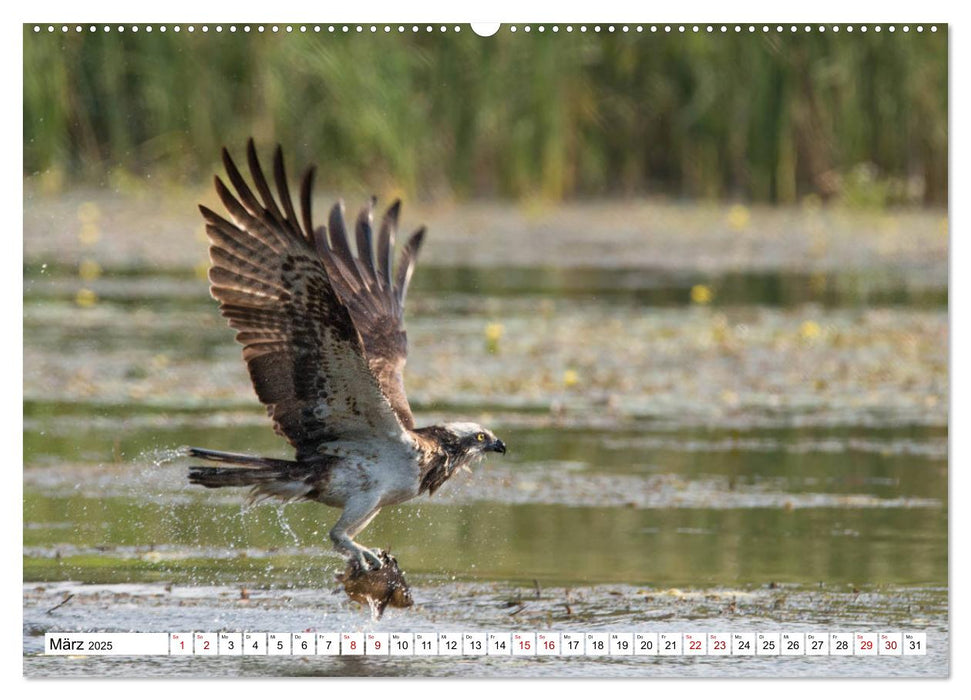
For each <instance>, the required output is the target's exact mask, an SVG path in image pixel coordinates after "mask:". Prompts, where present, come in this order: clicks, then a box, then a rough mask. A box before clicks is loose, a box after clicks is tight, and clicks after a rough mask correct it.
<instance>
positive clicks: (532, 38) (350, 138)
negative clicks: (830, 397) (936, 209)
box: [24, 25, 948, 206]
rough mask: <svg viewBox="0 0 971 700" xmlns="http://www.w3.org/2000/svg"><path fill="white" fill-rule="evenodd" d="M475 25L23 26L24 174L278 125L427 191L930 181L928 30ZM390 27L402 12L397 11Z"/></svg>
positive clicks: (566, 192) (179, 149) (328, 169)
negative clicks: (270, 28) (387, 28)
mask: <svg viewBox="0 0 971 700" xmlns="http://www.w3.org/2000/svg"><path fill="white" fill-rule="evenodd" d="M745 29H746V31H744V32H743V33H742V34H735V33H734V31H733V28H730V30H729V32H727V33H726V34H722V33H720V32H717V31H716V33H715V34H714V35H707V34H704V33H703V32H702V33H699V34H694V33H692V32H690V31H688V32H686V33H684V34H682V33H678V32H672V33H670V34H666V33H664V32H659V33H656V34H652V33H650V32H644V33H636V32H634V31H631V32H628V33H621V32H620V31H619V28H618V31H617V32H615V33H612V34H611V33H607V32H601V33H600V34H594V33H593V32H586V33H580V32H579V31H574V32H572V33H569V34H568V33H566V32H565V31H562V30H561V31H559V32H558V33H557V34H555V35H554V34H553V33H552V32H551V31H549V30H547V31H546V32H544V33H543V34H539V33H537V32H536V31H535V30H534V31H533V32H531V33H530V34H528V35H526V34H524V33H523V32H522V30H521V29H520V31H519V32H517V33H515V34H513V33H510V32H508V31H506V30H503V31H501V32H500V33H499V34H498V35H497V36H494V37H491V38H488V39H484V38H481V37H478V36H476V35H474V34H473V33H472V32H471V31H470V30H469V29H468V27H463V31H462V32H460V33H458V34H456V33H455V32H454V31H452V30H451V29H450V30H449V31H448V32H446V33H441V32H439V31H438V28H437V27H436V28H435V31H433V32H432V33H426V32H424V31H421V32H419V33H417V34H413V33H412V32H410V31H407V32H405V33H403V34H399V33H398V32H397V31H396V27H395V30H394V31H392V32H391V33H389V34H386V33H384V32H383V26H382V27H379V29H378V32H377V33H376V34H371V33H370V32H369V31H368V29H365V31H364V32H362V33H360V34H358V33H357V32H355V31H353V30H352V31H351V32H350V33H348V34H346V35H345V34H342V33H340V32H339V31H338V32H336V33H334V34H330V33H327V31H326V28H324V32H323V33H321V34H314V33H313V32H312V31H311V32H308V33H306V34H302V33H299V32H294V33H292V34H287V33H284V32H282V31H281V32H279V33H277V34H273V33H271V32H265V33H263V34H260V33H257V32H255V31H254V32H250V33H249V34H246V35H243V34H242V33H241V32H237V33H235V34H231V33H229V32H228V31H225V30H224V31H223V32H221V33H216V32H214V31H209V32H208V33H206V34H203V33H202V32H200V31H196V32H195V33H193V34H189V33H187V32H185V31H183V32H181V33H179V34H174V33H173V32H171V31H169V32H166V33H165V34H162V33H160V32H158V31H155V32H152V33H150V34H149V33H146V32H144V31H141V32H139V33H138V34H133V33H132V32H131V31H127V32H125V33H119V32H117V31H112V32H110V33H107V34H106V33H104V32H102V31H98V32H96V33H90V32H88V31H87V30H85V31H83V32H81V33H80V34H77V33H75V32H74V31H73V28H72V31H70V32H68V33H67V34H62V33H61V32H60V31H57V32H55V33H53V34H48V33H47V32H46V28H45V31H42V32H41V33H40V34H35V33H34V32H33V30H32V25H28V26H26V27H25V28H24V145H25V149H24V174H25V175H26V176H33V175H41V176H46V177H47V179H48V181H50V182H55V183H58V185H57V186H62V185H64V184H67V183H81V184H94V185H105V186H116V187H117V186H119V184H118V183H122V182H131V181H140V180H142V179H144V177H145V175H147V174H151V175H152V176H153V177H154V178H156V180H155V181H156V182H157V181H158V180H157V178H161V179H162V180H163V181H165V182H174V183H177V184H178V183H186V182H197V181H199V180H202V179H203V178H205V177H208V176H209V174H210V173H211V172H212V171H213V169H214V168H216V167H217V165H218V154H219V149H220V147H221V146H223V145H224V144H226V145H229V146H232V147H234V149H235V150H237V151H238V150H239V149H240V148H241V146H242V144H243V143H244V142H245V140H246V139H247V138H248V137H249V136H250V135H253V136H254V137H255V138H256V139H257V141H258V142H259V143H260V144H261V145H264V146H268V145H269V144H270V143H271V142H281V143H282V144H284V145H285V148H286V150H287V151H288V152H291V153H293V152H295V153H297V154H298V155H297V157H296V160H298V161H299V164H300V165H303V164H305V163H307V162H309V161H316V162H318V163H319V164H320V168H319V171H318V175H319V177H320V179H321V181H322V182H323V184H324V185H325V186H332V187H337V186H340V187H341V188H342V189H343V188H346V187H347V186H348V183H351V184H352V185H355V184H360V185H362V186H363V185H364V183H366V184H367V186H368V187H370V188H372V189H376V188H377V187H393V188H398V189H401V190H404V191H407V192H410V193H413V194H419V195H422V196H427V197H459V198H467V197H513V198H541V199H551V200H557V199H561V198H568V197H596V196H641V195H650V194H665V195H671V196H685V197H702V198H718V199H734V198H738V199H745V200H752V201H764V202H776V203H787V202H794V201H798V200H800V199H802V198H804V197H806V196H810V197H819V198H821V199H829V198H837V199H839V200H841V201H843V202H845V203H848V204H851V205H861V206H884V205H887V204H894V203H899V202H907V203H917V202H925V203H943V202H946V197H947V185H948V182H947V79H948V75H947V55H948V54H947V31H946V28H944V27H942V28H941V29H940V31H938V32H936V33H933V34H932V33H930V32H929V31H926V30H925V31H924V32H923V33H917V32H916V31H913V30H912V31H910V32H909V33H906V34H905V33H903V32H901V31H900V30H899V28H898V31H897V32H896V33H894V34H890V33H888V32H886V31H884V32H882V33H880V34H876V33H874V32H873V31H872V30H871V31H870V32H868V33H867V34H865V35H863V34H861V33H860V32H859V31H857V32H854V33H853V34H848V33H847V32H846V31H845V30H844V31H842V32H839V33H838V34H837V33H833V32H832V31H831V30H830V31H827V32H825V33H819V32H817V31H813V32H811V33H804V32H803V31H802V29H800V31H799V32H797V33H795V34H793V33H791V32H790V31H789V30H788V28H787V29H786V30H785V31H784V32H783V33H781V34H778V33H776V32H775V31H774V28H773V31H771V32H770V33H769V34H767V35H764V34H762V32H761V27H759V31H758V32H756V33H755V34H754V35H753V34H749V33H748V32H747V27H746V28H745ZM409 30H410V27H409Z"/></svg>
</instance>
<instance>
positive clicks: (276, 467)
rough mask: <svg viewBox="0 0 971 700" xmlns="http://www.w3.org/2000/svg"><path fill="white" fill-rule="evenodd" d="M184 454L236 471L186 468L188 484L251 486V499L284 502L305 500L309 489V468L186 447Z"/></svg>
mask: <svg viewBox="0 0 971 700" xmlns="http://www.w3.org/2000/svg"><path fill="white" fill-rule="evenodd" d="M188 454H189V455H190V456H192V457H200V458H202V459H208V460H210V461H213V462H223V463H226V464H237V465H245V466H236V467H203V466H193V467H189V483H190V484H199V485H200V486H205V487H206V488H210V489H216V488H222V487H224V486H252V487H254V488H253V491H254V493H253V494H252V497H259V496H266V497H271V496H277V497H279V498H283V499H285V500H289V499H292V498H300V497H302V496H305V495H306V494H307V493H308V492H309V491H310V490H311V486H310V485H309V484H308V483H306V481H305V479H306V478H307V477H308V476H309V475H310V474H311V473H312V471H313V470H312V468H310V467H309V466H308V465H306V464H300V463H299V462H294V461H291V460H288V459H274V458H272V457H258V456H255V455H244V454H236V453H233V452H217V451H216V450H206V449H203V448H199V447H190V448H189V450H188Z"/></svg>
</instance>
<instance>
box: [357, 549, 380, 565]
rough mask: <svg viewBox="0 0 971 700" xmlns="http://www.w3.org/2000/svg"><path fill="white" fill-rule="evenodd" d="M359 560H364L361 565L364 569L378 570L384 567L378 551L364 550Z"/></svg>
mask: <svg viewBox="0 0 971 700" xmlns="http://www.w3.org/2000/svg"><path fill="white" fill-rule="evenodd" d="M361 559H363V560H364V561H362V562H361V564H362V565H363V566H364V568H365V569H380V568H381V567H382V566H384V562H383V561H381V550H380V549H365V550H364V551H362V552H361Z"/></svg>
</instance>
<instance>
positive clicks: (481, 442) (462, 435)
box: [443, 422, 506, 456]
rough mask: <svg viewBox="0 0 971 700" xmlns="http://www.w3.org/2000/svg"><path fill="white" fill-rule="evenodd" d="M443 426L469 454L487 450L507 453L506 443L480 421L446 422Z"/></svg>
mask: <svg viewBox="0 0 971 700" xmlns="http://www.w3.org/2000/svg"><path fill="white" fill-rule="evenodd" d="M443 427H444V428H445V430H447V431H448V432H449V433H451V434H452V435H453V436H454V437H455V440H454V442H455V443H457V446H458V447H459V448H460V449H462V450H463V451H465V453H466V454H468V455H469V456H481V455H484V454H485V453H486V452H499V453H502V454H506V445H505V443H504V442H503V441H502V440H500V439H499V438H497V437H496V436H495V434H494V433H493V432H492V431H491V430H489V429H488V428H483V427H482V426H481V425H479V424H478V423H465V422H459V423H446V424H445V425H444V426H443Z"/></svg>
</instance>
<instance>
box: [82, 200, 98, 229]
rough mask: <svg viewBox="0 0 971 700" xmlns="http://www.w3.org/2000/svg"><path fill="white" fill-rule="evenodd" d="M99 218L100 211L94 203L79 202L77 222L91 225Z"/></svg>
mask: <svg viewBox="0 0 971 700" xmlns="http://www.w3.org/2000/svg"><path fill="white" fill-rule="evenodd" d="M100 218H101V210H100V209H99V208H98V205H97V204H95V203H94V202H81V204H80V205H79V206H78V221H80V222H81V223H82V224H93V223H94V222H95V221H97V220H98V219H100Z"/></svg>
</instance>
